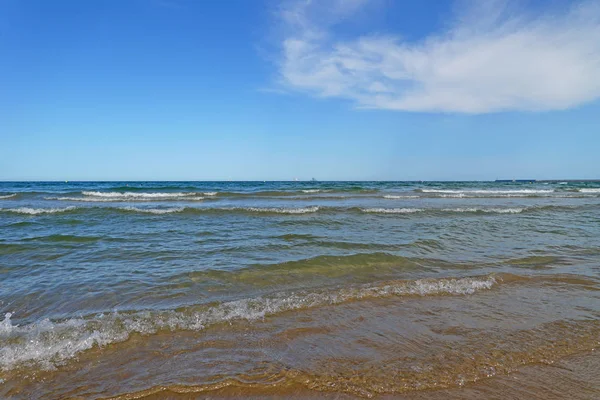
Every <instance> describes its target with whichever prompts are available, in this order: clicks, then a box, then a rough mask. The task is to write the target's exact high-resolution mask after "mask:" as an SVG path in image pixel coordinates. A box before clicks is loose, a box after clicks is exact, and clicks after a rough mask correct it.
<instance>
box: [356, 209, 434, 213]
mask: <svg viewBox="0 0 600 400" xmlns="http://www.w3.org/2000/svg"><path fill="white" fill-rule="evenodd" d="M361 211H362V212H366V213H377V214H412V213H418V212H423V211H425V210H424V209H423V208H361Z"/></svg>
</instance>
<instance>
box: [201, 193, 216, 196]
mask: <svg viewBox="0 0 600 400" xmlns="http://www.w3.org/2000/svg"><path fill="white" fill-rule="evenodd" d="M202 194H203V195H205V196H216V195H217V194H218V193H217V192H204V193H202Z"/></svg>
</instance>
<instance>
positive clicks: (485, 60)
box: [279, 0, 600, 113]
mask: <svg viewBox="0 0 600 400" xmlns="http://www.w3.org/2000/svg"><path fill="white" fill-rule="evenodd" d="M482 1H483V0H482ZM367 2H368V0H319V1H310V0H303V1H296V2H293V3H289V4H287V5H286V6H284V7H282V9H281V12H280V14H279V15H280V17H281V19H282V21H283V22H284V24H285V27H286V34H285V35H284V38H283V39H282V42H281V47H282V49H281V58H280V60H279V73H280V77H281V82H280V83H281V84H282V85H283V86H284V87H287V88H288V89H296V90H302V91H306V92H308V93H311V94H313V95H316V96H321V97H339V98H345V99H350V100H352V101H354V102H355V103H356V105H357V106H358V107H366V108H378V109H390V110H404V111H424V112H440V111H441V112H462V113H488V112H496V111H508V110H532V111H537V110H540V111H543V110H562V109H567V108H570V107H574V106H577V105H580V104H583V103H586V102H590V101H592V100H595V99H597V98H599V97H600V1H599V0H595V1H585V2H579V3H577V4H572V5H571V6H570V8H569V9H567V10H562V11H563V12H560V13H559V12H556V11H555V12H553V13H550V12H547V13H545V14H542V15H540V14H538V15H533V16H532V15H527V14H526V13H525V12H524V11H523V12H521V13H520V14H519V13H518V14H515V13H514V12H512V14H511V15H510V16H507V15H508V14H509V13H508V12H507V8H506V7H504V4H503V3H501V2H498V1H491V2H490V1H487V2H485V3H483V5H482V3H481V2H479V3H478V4H475V3H468V4H466V5H467V6H466V7H465V10H463V12H462V13H461V14H460V15H458V16H457V17H456V18H455V19H454V22H453V23H452V24H451V25H450V28H449V29H447V30H446V31H444V32H440V33H435V34H431V35H430V36H428V37H425V38H423V39H422V40H420V41H419V42H406V41H403V40H402V39H401V37H400V36H390V35H377V34H376V33H372V34H370V35H362V36H357V37H353V38H350V39H348V38H345V39H344V40H341V39H338V38H336V32H335V28H336V24H338V23H340V22H341V21H343V20H345V19H348V18H351V17H352V16H353V15H357V14H359V10H360V8H361V6H363V5H364V3H367ZM469 4H471V5H469ZM463 5H465V4H464V3H463ZM397 29H398V31H399V32H401V31H402V27H397Z"/></svg>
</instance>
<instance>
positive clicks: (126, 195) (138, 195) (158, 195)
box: [81, 191, 199, 200]
mask: <svg viewBox="0 0 600 400" xmlns="http://www.w3.org/2000/svg"><path fill="white" fill-rule="evenodd" d="M81 194H82V195H84V196H87V197H100V198H108V199H119V200H126V199H160V200H164V199H181V198H184V199H185V198H188V197H198V195H199V194H198V193H196V192H154V193H144V192H89V191H83V192H81Z"/></svg>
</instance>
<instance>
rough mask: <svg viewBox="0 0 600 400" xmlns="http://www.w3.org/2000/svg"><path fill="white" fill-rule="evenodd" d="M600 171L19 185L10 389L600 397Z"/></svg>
mask: <svg viewBox="0 0 600 400" xmlns="http://www.w3.org/2000/svg"><path fill="white" fill-rule="evenodd" d="M599 348H600V182H583V181H581V182H578V181H547V182H316V181H311V182H262V181H261V182H0V398H2V399H105V398H114V399H163V398H169V399H171V398H173V399H196V398H256V399H264V398H318V399H320V398H330V399H346V398H348V399H350V398H386V399H387V398H390V399H391V398H394V399H396V398H401V399H425V398H427V399H452V398H456V399H481V398H486V399H493V398H498V399H505V398H513V399H524V398H527V399H554V398H556V399H562V398H569V399H598V398H600V356H599V354H598V353H600V351H599Z"/></svg>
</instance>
